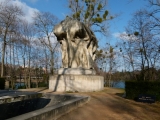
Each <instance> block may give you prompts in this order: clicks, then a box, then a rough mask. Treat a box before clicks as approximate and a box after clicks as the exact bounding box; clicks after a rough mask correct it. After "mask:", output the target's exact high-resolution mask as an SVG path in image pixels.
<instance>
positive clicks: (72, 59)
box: [54, 17, 97, 69]
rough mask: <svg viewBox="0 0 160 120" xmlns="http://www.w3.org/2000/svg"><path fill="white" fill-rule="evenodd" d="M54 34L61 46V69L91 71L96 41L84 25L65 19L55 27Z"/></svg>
mask: <svg viewBox="0 0 160 120" xmlns="http://www.w3.org/2000/svg"><path fill="white" fill-rule="evenodd" d="M54 34H55V36H56V37H57V40H58V41H59V42H60V44H61V49H62V67H63V68H85V69H93V61H94V59H95V52H96V49H97V39H96V37H95V35H94V33H93V32H92V31H91V30H90V29H89V28H88V27H86V26H85V24H83V23H82V22H79V21H77V20H74V19H72V18H69V17H67V18H66V19H65V20H64V21H62V22H61V23H59V24H58V25H56V26H55V28H54Z"/></svg>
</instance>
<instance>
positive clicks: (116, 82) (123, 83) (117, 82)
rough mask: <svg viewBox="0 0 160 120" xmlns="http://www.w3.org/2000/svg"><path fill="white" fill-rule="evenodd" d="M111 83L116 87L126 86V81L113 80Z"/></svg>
mask: <svg viewBox="0 0 160 120" xmlns="http://www.w3.org/2000/svg"><path fill="white" fill-rule="evenodd" d="M111 84H112V87H114V88H123V89H124V88H125V81H112V82H111Z"/></svg>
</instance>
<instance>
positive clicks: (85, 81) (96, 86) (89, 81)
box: [49, 74, 104, 92]
mask: <svg viewBox="0 0 160 120" xmlns="http://www.w3.org/2000/svg"><path fill="white" fill-rule="evenodd" d="M103 88H104V77H102V76H98V75H69V74H68V75H63V74H61V75H54V76H50V78H49V89H50V90H53V91H55V92H56V91H58V92H64V91H68V92H69V91H72V92H93V91H100V90H102V89H103Z"/></svg>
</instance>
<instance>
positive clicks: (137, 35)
mask: <svg viewBox="0 0 160 120" xmlns="http://www.w3.org/2000/svg"><path fill="white" fill-rule="evenodd" d="M153 24H154V21H153V20H152V19H151V18H150V17H149V16H148V12H147V11H146V10H139V11H137V12H136V13H135V14H134V16H133V18H132V19H131V21H130V22H129V25H128V28H127V36H128V38H129V39H128V41H125V45H123V46H124V51H126V54H125V55H126V56H127V58H128V61H129V63H130V65H131V67H132V70H133V71H134V70H135V68H137V69H138V70H140V71H141V72H140V75H139V76H138V78H137V79H139V80H144V81H145V80H153V74H154V73H153V72H154V71H151V70H154V69H152V68H155V65H156V62H157V60H158V58H159V54H158V53H157V52H158V51H157V50H158V47H157V46H159V44H160V43H159V41H158V40H157V35H156V34H155V33H156V31H155V30H154V29H153Z"/></svg>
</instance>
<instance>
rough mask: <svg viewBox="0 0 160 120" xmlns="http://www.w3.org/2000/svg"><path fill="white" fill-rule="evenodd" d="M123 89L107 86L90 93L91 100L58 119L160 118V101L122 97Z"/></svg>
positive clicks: (144, 119) (151, 119)
mask: <svg viewBox="0 0 160 120" xmlns="http://www.w3.org/2000/svg"><path fill="white" fill-rule="evenodd" d="M123 92H124V91H123V90H121V89H114V88H105V89H104V90H103V91H101V92H92V93H77V94H81V95H89V96H90V97H91V99H90V101H89V102H88V103H87V104H85V105H83V106H81V107H79V108H78V109H75V110H74V111H71V112H70V113H68V114H65V115H64V116H62V117H61V118H59V119H58V120H160V103H153V104H147V103H139V102H135V101H133V100H128V99H125V98H122V97H120V96H119V95H120V93H123Z"/></svg>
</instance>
